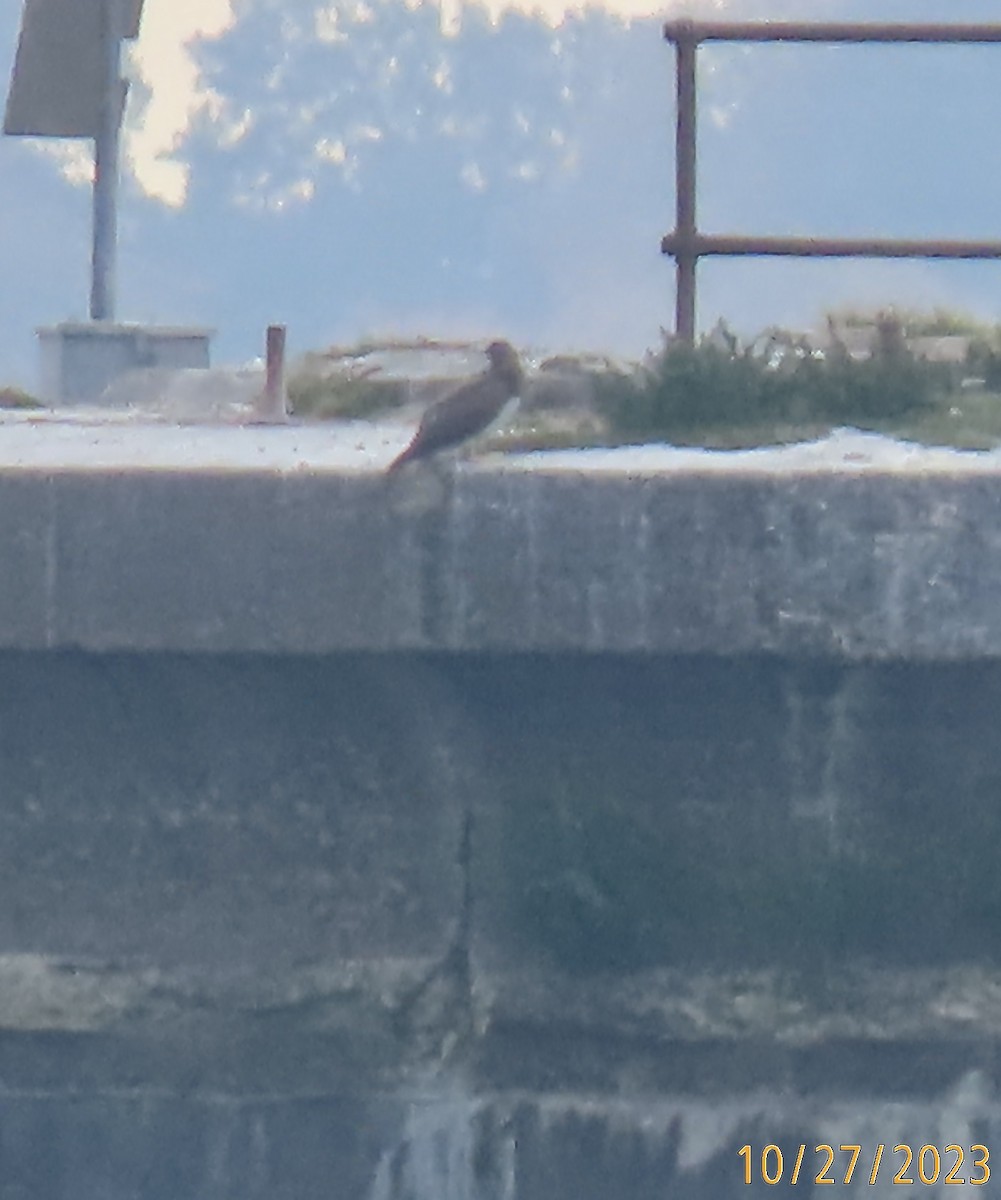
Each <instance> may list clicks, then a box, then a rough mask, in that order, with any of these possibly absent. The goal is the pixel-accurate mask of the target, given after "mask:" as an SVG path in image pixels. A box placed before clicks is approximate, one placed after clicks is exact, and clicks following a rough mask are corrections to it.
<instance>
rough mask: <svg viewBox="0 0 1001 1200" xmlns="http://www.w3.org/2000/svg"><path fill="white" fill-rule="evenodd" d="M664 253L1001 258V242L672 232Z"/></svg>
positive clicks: (664, 242)
mask: <svg viewBox="0 0 1001 1200" xmlns="http://www.w3.org/2000/svg"><path fill="white" fill-rule="evenodd" d="M660 249H661V253H662V254H673V255H678V254H688V255H695V256H696V257H697V258H703V257H705V256H706V255H712V254H718V255H726V256H729V257H738V256H742V255H761V256H765V255H768V256H783V257H794V258H1001V242H965V241H964V242H956V241H917V240H908V239H899V238H818V237H741V236H737V235H729V234H726V235H722V236H714V235H712V234H704V233H700V234H696V235H695V237H686V236H684V235H680V234H678V233H669V234H668V235H667V236H666V237H664V238H663V239H662V240H661V243H660Z"/></svg>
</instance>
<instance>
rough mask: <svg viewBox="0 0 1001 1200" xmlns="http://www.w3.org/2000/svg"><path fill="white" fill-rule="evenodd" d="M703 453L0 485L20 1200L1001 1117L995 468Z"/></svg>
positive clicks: (165, 1197)
mask: <svg viewBox="0 0 1001 1200" xmlns="http://www.w3.org/2000/svg"><path fill="white" fill-rule="evenodd" d="M702 483H703V484H704V487H703V488H702V490H701V491H700V489H699V486H698V484H699V481H698V480H697V479H694V478H680V479H677V478H676V479H660V478H651V479H649V480H645V481H643V482H642V484H636V483H635V482H634V483H633V484H631V485H627V484H625V483H620V482H618V481H607V480H606V481H599V482H595V483H590V482H588V481H587V480H585V479H582V478H574V477H563V478H555V477H553V478H546V477H541V478H539V479H535V478H527V479H526V478H518V477H517V476H510V477H509V476H506V475H498V476H495V475H491V474H489V473H487V472H483V473H479V472H477V473H475V475H471V476H470V477H468V478H466V479H462V480H460V482H458V483H457V484H456V485H455V488H454V490H452V491H451V492H449V491H446V492H444V493H442V495H441V497H440V502H439V503H436V504H432V505H425V506H423V507H418V508H414V507H411V506H410V504H411V501H412V499H413V497H412V496H410V495H409V493H408V492H404V493H401V494H397V493H390V492H387V491H386V485H385V484H384V482H383V481H382V480H380V479H371V478H358V479H350V478H343V477H337V476H325V475H307V476H305V477H302V478H295V477H293V478H287V477H278V478H276V477H273V476H270V475H267V474H265V473H261V474H260V475H258V476H255V475H254V474H253V473H246V472H241V473H235V474H233V475H230V476H225V475H221V476H216V477H211V478H208V477H201V476H195V475H177V474H174V473H155V472H143V471H133V472H130V473H127V474H119V475H115V474H104V475H102V474H97V473H92V472H72V471H68V472H63V473H55V472H50V473H35V472H31V471H22V472H8V473H7V474H6V475H2V476H0V499H2V500H3V503H4V506H5V507H4V510H5V512H6V513H7V514H8V520H7V521H5V522H4V523H3V525H2V526H0V563H2V564H3V567H4V569H3V573H2V574H0V642H2V644H3V646H4V649H3V650H2V651H0V1200H13V1198H15V1197H16V1198H18V1200H21V1198H27V1197H31V1198H32V1200H50V1198H51V1200H90V1198H91V1197H94V1198H97V1197H101V1198H102V1200H103V1198H110V1200H118V1198H119V1197H122V1198H124V1197H135V1196H142V1197H143V1198H144V1200H161V1198H162V1200H177V1198H178V1197H181V1196H198V1197H206V1198H207V1200H215V1198H216V1197H230V1196H232V1197H240V1198H241V1200H246V1198H247V1197H251V1198H252V1197H262V1198H264V1197H267V1198H268V1200H272V1198H275V1197H290V1198H291V1197H295V1198H296V1200H312V1198H313V1197H317V1198H319V1197H325V1198H326V1197H330V1196H338V1197H346V1198H348V1200H354V1198H356V1197H357V1198H358V1200H363V1198H364V1200H405V1198H406V1200H452V1198H453V1197H455V1198H456V1200H458V1198H460V1197H461V1198H462V1200H564V1198H566V1200H571V1198H573V1200H581V1198H583V1200H589V1198H590V1197H594V1198H595V1200H597V1198H598V1197H601V1200H608V1198H614V1200H634V1198H640V1200H646V1198H647V1197H649V1198H651V1200H652V1198H653V1197H662V1196H665V1195H684V1196H686V1197H693V1198H695V1200H703V1198H705V1200H710V1198H713V1200H715V1198H717V1197H723V1198H724V1200H725V1198H726V1197H729V1196H733V1197H737V1196H738V1195H739V1196H744V1195H747V1194H748V1192H753V1191H755V1190H756V1191H758V1192H765V1191H766V1190H767V1193H768V1194H774V1192H775V1188H766V1185H765V1184H764V1183H762V1181H761V1179H760V1171H759V1169H758V1167H757V1166H756V1167H755V1175H754V1178H755V1182H754V1183H753V1184H752V1186H751V1187H750V1188H748V1187H747V1186H746V1185H745V1184H744V1182H743V1167H742V1163H741V1160H740V1159H739V1158H738V1154H737V1152H738V1150H739V1149H740V1147H741V1146H742V1145H744V1144H745V1143H750V1144H752V1145H753V1146H754V1148H755V1156H757V1155H758V1154H759V1153H760V1149H761V1147H762V1146H763V1145H765V1144H768V1143H777V1144H779V1145H780V1146H781V1147H782V1148H783V1150H784V1151H785V1153H786V1156H787V1168H786V1170H787V1178H788V1171H789V1170H790V1169H791V1168H790V1166H789V1163H791V1161H792V1159H793V1158H794V1157H795V1151H796V1148H797V1146H798V1145H799V1144H800V1143H803V1144H804V1145H806V1146H807V1147H808V1158H807V1164H808V1167H809V1165H810V1163H811V1161H812V1160H811V1158H810V1157H809V1156H810V1155H812V1154H813V1147H814V1146H815V1145H818V1144H821V1143H831V1144H833V1145H834V1146H835V1147H837V1146H838V1145H840V1144H841V1143H851V1142H859V1143H860V1144H862V1145H863V1147H864V1149H863V1155H864V1156H865V1155H868V1156H869V1159H870V1161H869V1163H868V1165H867V1166H866V1168H865V1170H864V1171H863V1169H862V1167H861V1166H860V1167H859V1174H858V1176H857V1181H856V1185H855V1186H856V1187H857V1190H865V1191H866V1193H867V1194H869V1195H872V1194H876V1195H878V1194H880V1189H882V1191H884V1192H889V1191H890V1190H891V1188H893V1190H894V1193H895V1191H896V1188H895V1187H894V1185H892V1183H891V1182H890V1175H891V1174H892V1171H890V1172H887V1171H884V1173H883V1174H882V1175H881V1176H880V1177H879V1179H878V1181H877V1186H876V1187H875V1188H871V1187H869V1184H868V1173H869V1169H870V1168H871V1155H872V1153H873V1152H874V1150H875V1147H876V1145H877V1144H880V1143H885V1144H886V1146H887V1151H886V1154H887V1158H886V1162H887V1163H890V1162H891V1161H892V1162H893V1169H894V1170H895V1169H896V1167H897V1166H899V1165H900V1161H901V1159H900V1155H899V1154H898V1155H897V1157H896V1160H894V1159H893V1155H892V1147H893V1146H894V1145H897V1144H899V1143H911V1144H912V1145H913V1146H914V1148H915V1150H917V1149H918V1148H919V1147H920V1146H921V1145H923V1144H926V1143H927V1144H931V1145H936V1146H938V1148H939V1149H940V1150H941V1151H943V1152H944V1149H945V1146H946V1145H947V1144H949V1143H953V1142H954V1143H957V1144H960V1145H962V1146H964V1147H967V1149H969V1147H970V1146H972V1144H973V1143H983V1144H985V1145H987V1146H988V1147H991V1148H993V1146H994V1145H996V1144H997V1142H998V1138H997V1136H996V1135H997V1134H998V1133H1001V1107H999V1105H998V1102H997V1100H996V1095H995V1087H996V1083H997V1079H998V1075H999V1072H1001V1063H999V1060H998V1045H999V1041H998V1037H999V1032H1001V1004H999V1002H998V999H997V997H998V996H999V995H1001V963H999V959H1001V946H999V937H1001V934H999V933H998V930H999V929H1001V921H999V917H1001V883H999V882H998V880H999V879H1001V875H999V873H998V871H997V869H996V865H997V862H998V860H999V855H1001V817H999V816H998V812H999V811H1001V810H999V808H998V804H997V800H998V795H999V792H1001V744H999V741H998V739H997V738H996V737H995V736H994V732H995V723H996V713H997V712H998V711H999V709H1001V663H999V662H998V661H996V658H995V651H994V647H995V646H997V645H1001V620H999V617H998V613H997V610H996V607H995V605H994V603H993V589H992V586H991V580H992V579H993V572H994V571H995V570H996V569H998V563H996V562H995V554H996V539H995V534H994V532H993V524H992V522H991V517H992V513H993V511H994V506H995V504H996V499H995V498H996V495H997V494H998V488H997V485H996V484H995V482H994V480H993V478H989V479H957V478H953V477H946V478H943V479H940V480H935V479H928V480H924V481H922V480H918V479H908V478H897V477H893V476H878V477H873V478H871V479H867V480H858V479H844V478H837V477H826V478H825V477H817V478H811V477H797V478H796V479H794V480H791V481H788V487H787V488H786V490H785V491H784V492H783V491H782V490H781V489H780V488H779V485H778V483H777V481H775V480H768V479H749V478H737V479H733V480H725V481H724V480H717V481H706V480H703V481H702ZM592 487H593V488H594V489H595V492H594V494H593V495H592V492H591V488H592ZM519 488H521V489H523V490H519ZM547 564H548V565H547ZM783 613H785V614H791V616H787V617H785V618H783V616H782V615H781V614H783ZM561 614H562V617H563V619H564V621H565V624H562V625H561V624H560V618H561ZM616 614H618V616H619V617H621V620H618V619H616ZM832 630H836V631H837V632H836V633H834V632H832ZM311 642H312V643H313V644H314V648H313V650H312V652H308V653H307V652H306V650H307V648H308V646H309V644H310V643H311ZM714 642H715V643H716V644H717V651H716V652H709V651H708V650H707V646H709V645H712V644H713V643H714ZM943 1158H944V1161H946V1162H947V1164H948V1165H949V1166H951V1165H952V1161H953V1160H952V1158H950V1157H948V1156H944V1155H943ZM757 1161H758V1160H757V1157H755V1162H756V1163H757ZM822 1165H823V1164H822V1161H820V1160H817V1161H815V1162H813V1173H816V1171H817V1170H819V1168H820V1166H822ZM808 1167H807V1168H804V1171H806V1170H807V1169H808ZM843 1167H844V1163H842V1162H841V1161H840V1158H839V1167H838V1168H837V1169H838V1170H839V1171H841V1172H842V1173H843ZM973 1171H974V1169H973V1165H972V1161H971V1160H970V1159H969V1158H968V1161H967V1163H966V1164H965V1166H964V1168H963V1170H962V1171H961V1172H960V1175H961V1176H962V1177H967V1178H969V1177H970V1176H971V1174H972V1173H973ZM912 1174H913V1172H912ZM914 1177H915V1178H916V1175H915V1176H914ZM799 1186H803V1185H802V1184H800V1185H799ZM923 1190H925V1189H923ZM931 1194H934V1191H932V1192H931Z"/></svg>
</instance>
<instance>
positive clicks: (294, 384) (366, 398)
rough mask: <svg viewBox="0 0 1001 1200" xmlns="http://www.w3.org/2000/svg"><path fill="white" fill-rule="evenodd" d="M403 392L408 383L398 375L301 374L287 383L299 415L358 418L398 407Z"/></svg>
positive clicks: (404, 393)
mask: <svg viewBox="0 0 1001 1200" xmlns="http://www.w3.org/2000/svg"><path fill="white" fill-rule="evenodd" d="M406 396H407V385H406V383H405V382H403V381H401V380H398V379H375V378H372V377H356V378H351V377H350V376H342V375H331V376H329V377H327V378H325V379H324V378H321V377H319V376H316V375H302V376H299V377H295V376H293V378H292V379H290V380H289V384H288V397H289V407H290V409H291V411H292V412H293V413H294V414H295V415H296V416H299V417H316V418H320V419H323V418H332V417H339V418H341V419H342V420H361V419H364V418H366V417H373V416H377V415H379V414H380V413H383V412H387V411H390V410H392V409H394V408H399V406H400V405H401V404H402V403H403V402H404V400H405V399H406Z"/></svg>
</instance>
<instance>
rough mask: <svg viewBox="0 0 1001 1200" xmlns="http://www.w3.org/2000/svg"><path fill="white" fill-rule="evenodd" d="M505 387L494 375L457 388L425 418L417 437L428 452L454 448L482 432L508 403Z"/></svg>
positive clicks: (431, 408) (434, 405) (434, 406)
mask: <svg viewBox="0 0 1001 1200" xmlns="http://www.w3.org/2000/svg"><path fill="white" fill-rule="evenodd" d="M507 398H508V394H507V389H506V388H505V386H504V384H503V383H502V382H501V381H500V380H498V379H495V378H493V377H492V376H490V375H484V376H481V377H480V378H479V379H473V380H471V381H470V382H469V383H464V384H463V385H462V386H461V387H459V388H456V390H455V391H454V392H451V393H450V394H449V395H448V396H446V397H445V398H444V399H442V400H439V401H438V402H437V404H432V405H431V407H430V408H429V409H428V410H427V412H426V413H425V414H424V418H423V420H422V421H421V425H420V429H419V430H418V432H417V437H418V439H419V441H420V444H421V447H422V448H426V449H428V450H433V449H436V448H437V447H439V446H452V445H456V444H457V443H459V442H464V441H465V440H466V439H467V438H471V437H473V436H475V435H476V434H477V433H480V432H482V431H483V430H484V429H486V427H487V426H488V425H489V424H490V423H491V421H493V419H494V418H495V417H496V416H497V414H498V413H499V412H500V410H501V409H502V408H503V406H504V402H505V401H506V400H507Z"/></svg>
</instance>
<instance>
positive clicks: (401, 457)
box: [386, 446, 416, 475]
mask: <svg viewBox="0 0 1001 1200" xmlns="http://www.w3.org/2000/svg"><path fill="white" fill-rule="evenodd" d="M415 457H416V455H415V452H414V448H413V446H408V447H407V448H406V450H404V451H403V453H402V454H398V455H397V456H396V458H394V459H393V461H392V462H391V463H390V464H389V466H388V467H387V468H386V474H387V475H393V474H394V473H395V472H396V471H398V470H399V469H400V467H402V466H405V465H406V464H407V463H408V462H410V460H411V459H412V458H415Z"/></svg>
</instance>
